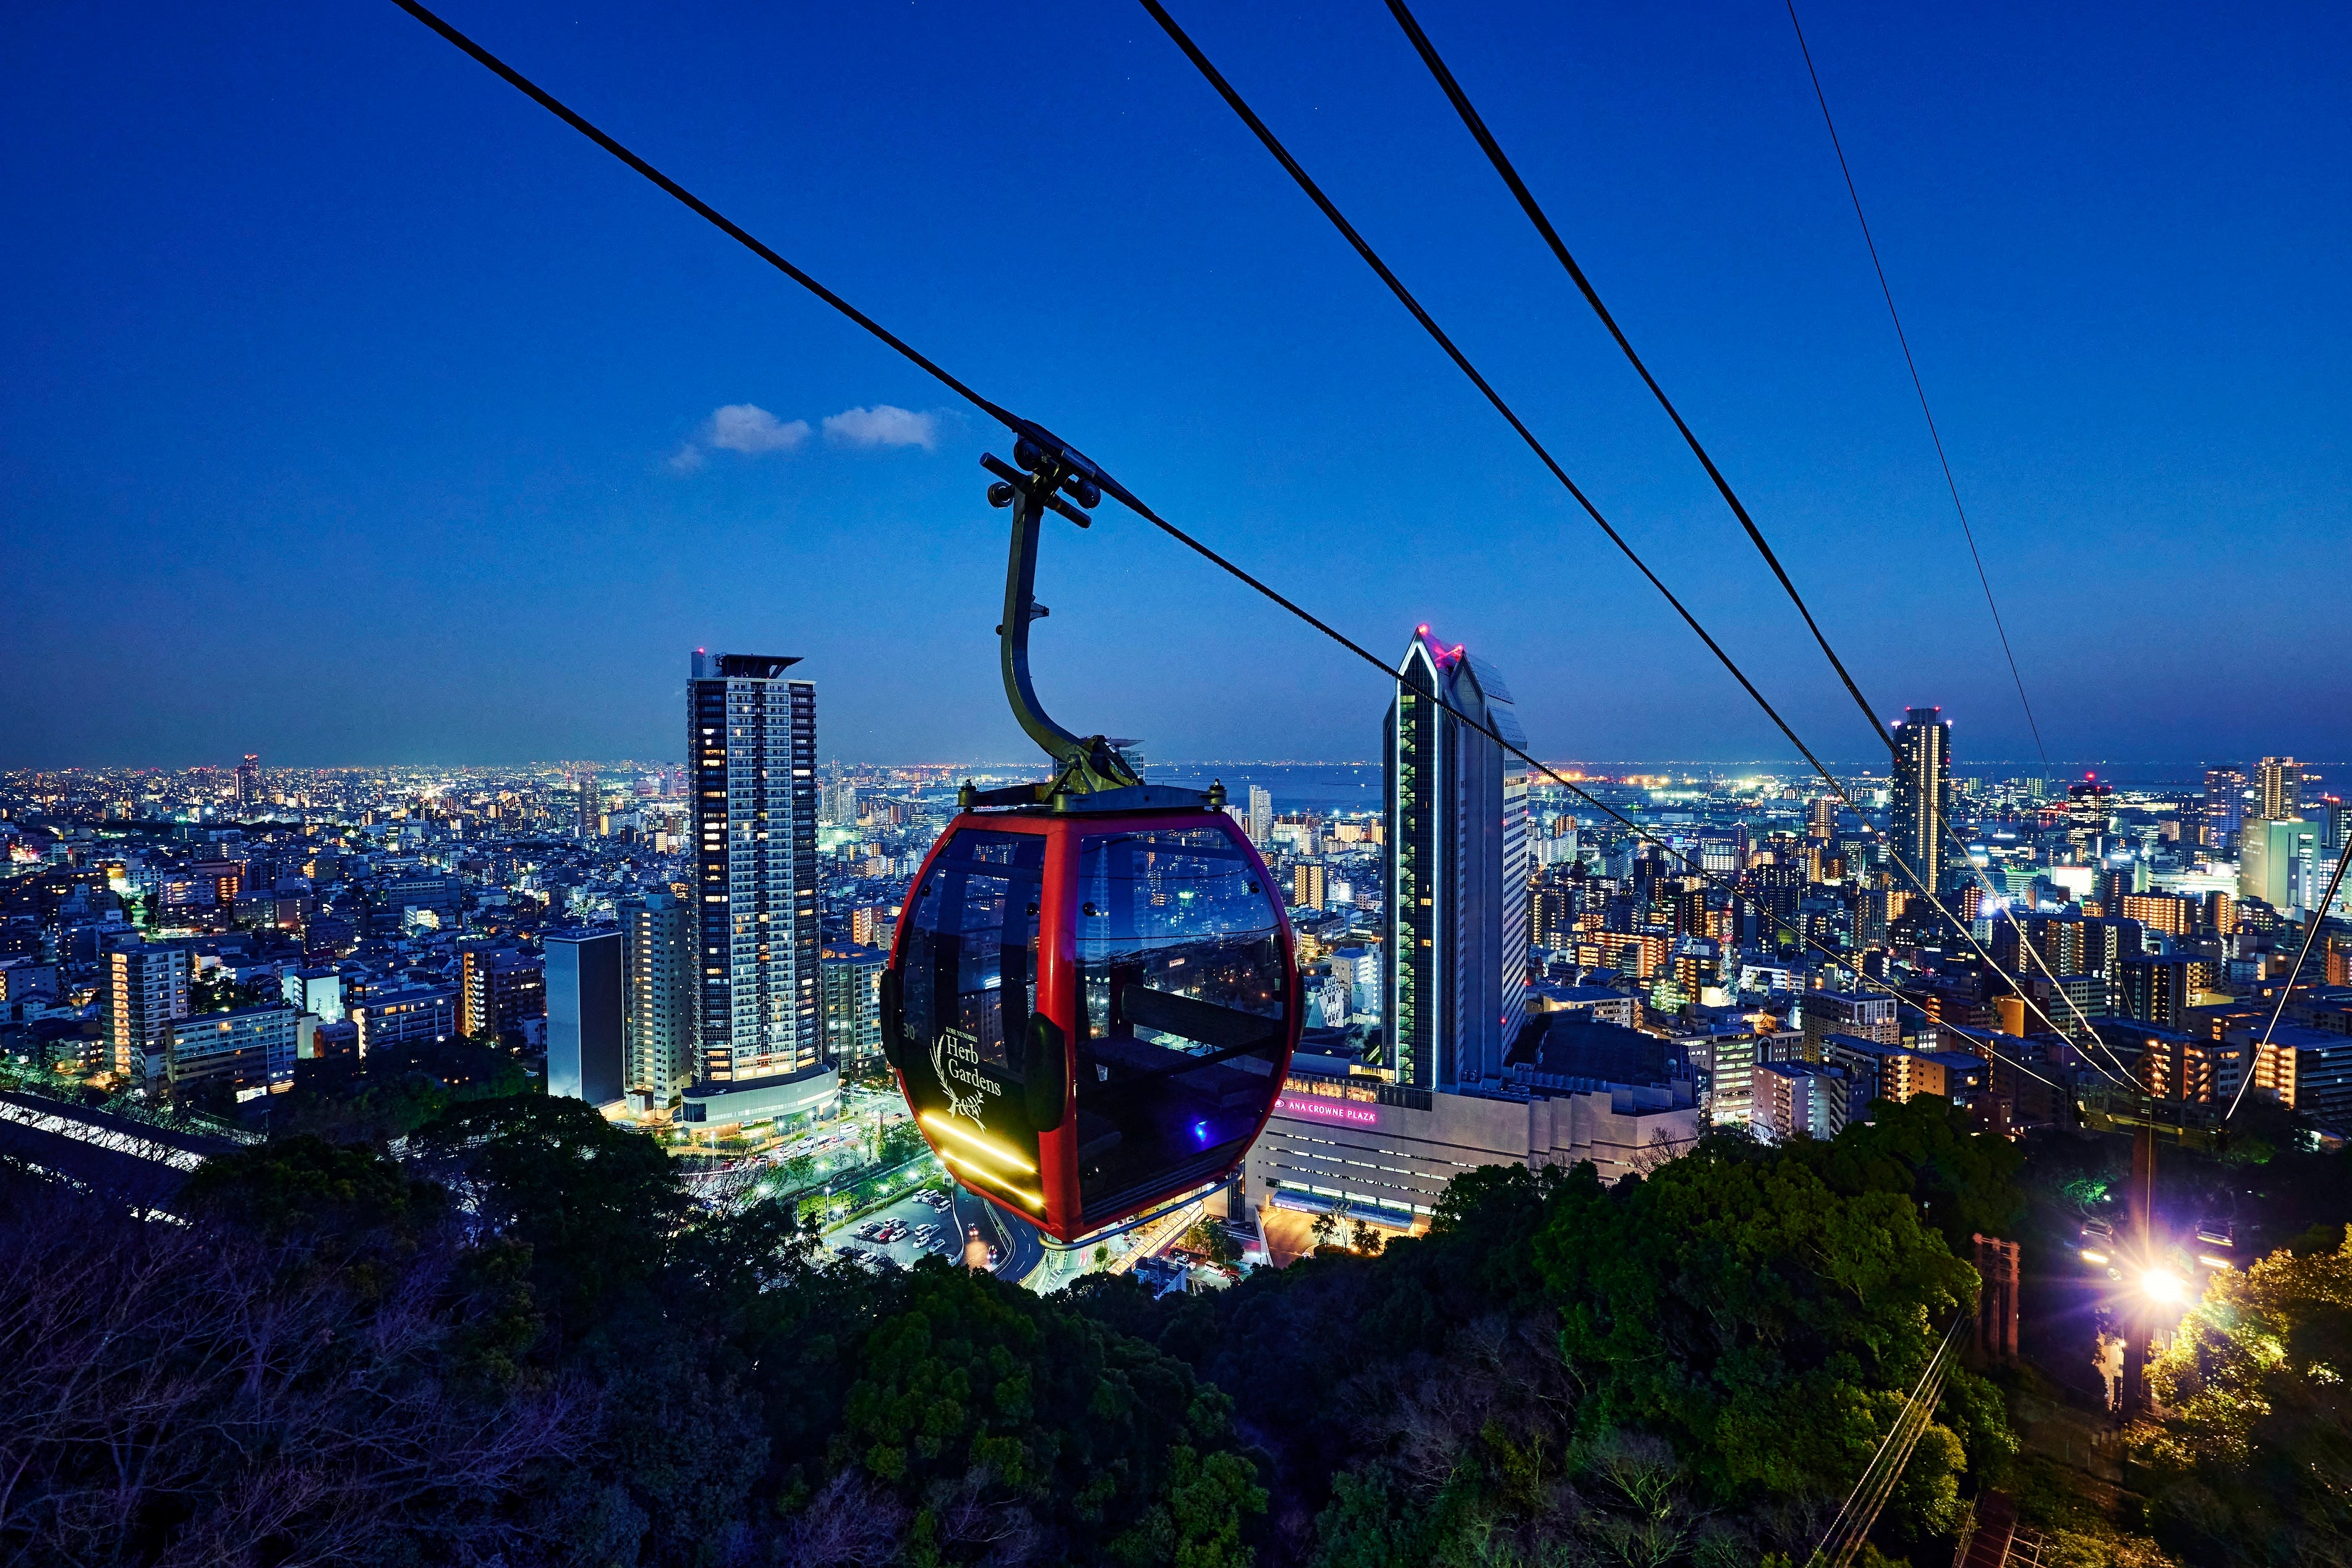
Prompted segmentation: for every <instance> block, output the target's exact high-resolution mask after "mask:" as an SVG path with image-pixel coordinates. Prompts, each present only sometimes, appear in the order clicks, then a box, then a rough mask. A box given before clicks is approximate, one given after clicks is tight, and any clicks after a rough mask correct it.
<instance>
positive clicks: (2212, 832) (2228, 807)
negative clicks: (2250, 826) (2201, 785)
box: [2205, 768, 2246, 852]
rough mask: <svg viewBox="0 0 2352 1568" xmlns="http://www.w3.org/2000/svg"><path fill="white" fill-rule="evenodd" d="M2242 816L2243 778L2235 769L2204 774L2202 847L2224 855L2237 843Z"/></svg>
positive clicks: (2215, 770) (2243, 817)
mask: <svg viewBox="0 0 2352 1568" xmlns="http://www.w3.org/2000/svg"><path fill="white" fill-rule="evenodd" d="M2245 813H2246V775H2245V774H2243V773H2240V772H2239V771H2238V770H2237V769H2235V768H2207V769H2206V770H2205V843H2206V846H2207V847H2209V848H2213V849H2219V850H2222V851H2224V852H2226V851H2228V850H2229V849H2230V848H2231V847H2233V846H2234V845H2235V844H2236V843H2237V841H2238V829H2239V828H2240V827H2241V826H2242V825H2243V824H2244V821H2245Z"/></svg>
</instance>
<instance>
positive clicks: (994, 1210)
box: [948, 1187, 1045, 1285]
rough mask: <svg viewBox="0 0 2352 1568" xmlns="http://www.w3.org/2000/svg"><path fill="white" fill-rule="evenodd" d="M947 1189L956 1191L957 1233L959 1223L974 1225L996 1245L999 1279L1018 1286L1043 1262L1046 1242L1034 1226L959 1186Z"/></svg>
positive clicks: (959, 1232) (997, 1274) (959, 1226)
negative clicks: (1009, 1281)
mask: <svg viewBox="0 0 2352 1568" xmlns="http://www.w3.org/2000/svg"><path fill="white" fill-rule="evenodd" d="M948 1190H949V1191H950V1192H951V1193H953V1194H955V1200H956V1223H957V1226H958V1234H959V1235H961V1227H962V1226H971V1225H976V1226H980V1234H981V1237H982V1239H984V1240H987V1241H992V1242H994V1243H995V1244H996V1268H995V1271H994V1272H995V1274H996V1277H997V1278H998V1279H1009V1280H1011V1281H1012V1282H1013V1283H1014V1284H1015V1285H1018V1284H1020V1283H1021V1282H1022V1281H1024V1280H1025V1279H1028V1278H1029V1276H1030V1275H1032V1274H1034V1273H1035V1272H1036V1271H1037V1268H1038V1267H1039V1265H1041V1264H1043V1263H1044V1262H1045V1241H1044V1240H1043V1238H1042V1237H1039V1236H1038V1234H1037V1227H1036V1226H1033V1225H1031V1224H1029V1223H1028V1222H1027V1221H1025V1220H1017V1219H1014V1218H1013V1216H1012V1215H1008V1214H1006V1213H1005V1212H1004V1211H1003V1209H1001V1208H998V1207H997V1206H996V1205H994V1204H992V1203H990V1202H989V1201H988V1200H987V1199H985V1198H978V1197H974V1196H973V1195H972V1194H970V1193H968V1192H965V1191H964V1190H963V1189H962V1188H961V1187H950V1188H949V1189H948Z"/></svg>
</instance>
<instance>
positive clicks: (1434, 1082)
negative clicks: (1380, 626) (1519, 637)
mask: <svg viewBox="0 0 2352 1568" xmlns="http://www.w3.org/2000/svg"><path fill="white" fill-rule="evenodd" d="M1465 718H1466V721H1465ZM1496 736H1500V737H1501V739H1502V740H1504V741H1507V742H1510V743H1511V744H1512V745H1514V746H1517V747H1520V748H1522V749H1524V748H1525V747H1526V745H1527V740H1526V736H1525V734H1524V733H1523V732H1522V731H1521V730H1520V728H1519V721H1518V717H1517V712H1516V710H1515V709H1514V708H1513V705H1512V701H1511V694H1510V691H1509V689H1508V688H1507V687H1506V686H1505V685H1504V684H1503V679H1502V675H1501V673H1500V672H1499V671H1497V670H1496V668H1495V667H1494V666H1493V665H1491V664H1488V663H1487V662H1486V660H1484V659H1481V658H1475V657H1472V656H1470V655H1469V654H1467V653H1466V652H1465V650H1464V648H1463V647H1462V646H1461V645H1460V644H1458V643H1457V644H1454V645H1453V646H1452V647H1446V646H1444V645H1443V644H1440V643H1439V642H1438V641H1437V640H1436V639H1435V638H1433V637H1431V636H1430V635H1429V628H1428V627H1427V626H1423V627H1421V628H1420V629H1419V630H1417V631H1416V632H1415V633H1414V635H1413V639H1412V644H1411V645H1410V646H1409V647H1407V648H1406V650H1405V655H1404V658H1403V660H1402V663H1401V664H1400V665H1399V666H1398V669H1397V693H1396V700H1395V701H1394V703H1393V704H1391V707H1390V709H1389V717H1388V726H1387V733H1386V735H1385V736H1384V737H1383V741H1382V751H1383V752H1384V753H1385V760H1386V763H1387V781H1386V783H1387V799H1386V803H1385V805H1386V817H1387V839H1388V843H1387V846H1386V864H1385V866H1384V868H1383V870H1384V871H1385V873H1386V880H1387V889H1388V900H1387V905H1388V932H1387V936H1388V941H1387V951H1388V953H1389V954H1390V962H1389V963H1388V967H1387V973H1385V974H1384V975H1383V977H1382V987H1381V989H1382V992H1383V994H1382V998H1381V1016H1383V1017H1384V1018H1386V1019H1387V1020H1388V1036H1387V1047H1388V1058H1389V1062H1388V1065H1389V1066H1390V1067H1391V1068H1392V1069H1393V1070H1394V1072H1395V1074H1396V1079H1397V1081H1398V1082H1399V1083H1400V1084H1404V1085H1409V1086H1411V1087H1413V1088H1418V1089H1454V1088H1456V1087H1458V1086H1460V1085H1462V1084H1465V1083H1477V1082H1481V1081H1490V1080H1494V1079H1500V1078H1502V1077H1503V1076H1505V1075H1504V1067H1503V1060H1504V1056H1505V1053H1506V1052H1507V1051H1508V1050H1509V1048H1510V1046H1511V1043H1512V1041H1513V1040H1514V1039H1516V1038H1517V1035H1518V1030H1519V1023H1520V1019H1521V1016H1522V1015H1523V1012H1524V1009H1525V1007H1526V995H1527V966H1528V837H1527V781H1526V778H1525V776H1524V774H1514V773H1511V772H1510V770H1509V769H1508V768H1507V765H1506V758H1505V754H1504V752H1503V748H1502V746H1501V745H1500V744H1499V743H1498V742H1497V741H1496Z"/></svg>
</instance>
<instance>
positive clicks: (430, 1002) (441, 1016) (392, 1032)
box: [350, 985, 457, 1062]
mask: <svg viewBox="0 0 2352 1568" xmlns="http://www.w3.org/2000/svg"><path fill="white" fill-rule="evenodd" d="M350 1015H351V1021H352V1024H353V1025H354V1026H357V1029H358V1043H359V1053H360V1060H361V1061H362V1062H364V1061H366V1060H367V1059H368V1058H370V1057H374V1056H383V1055H387V1054H390V1053H393V1052H394V1049H395V1047H417V1046H435V1045H440V1044H443V1043H445V1042H446V1041H449V1040H454V1039H456V1038H457V987H455V986H432V985H414V986H404V987H402V988H401V989H399V990H396V991H384V992H373V991H372V992H370V993H369V994H368V995H367V997H366V999H365V1000H363V1001H360V1002H356V1003H353V1004H352V1005H351V1008H350Z"/></svg>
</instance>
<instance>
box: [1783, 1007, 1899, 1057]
mask: <svg viewBox="0 0 2352 1568" xmlns="http://www.w3.org/2000/svg"><path fill="white" fill-rule="evenodd" d="M1803 1005H1804V1013H1805V1060H1807V1061H1809V1062H1818V1061H1825V1060H1827V1059H1828V1058H1825V1057H1824V1056H1822V1041H1823V1040H1824V1039H1827V1038H1828V1037H1830V1036H1832V1035H1851V1036H1854V1037H1858V1038H1861V1039H1865V1040H1877V1041H1880V1042H1882V1043H1883V1044H1885V1045H1890V1046H1893V1045H1900V1044H1901V1043H1902V1041H1903V1026H1902V1024H1901V1023H1900V1022H1899V1021H1898V1020H1897V1018H1896V1017H1895V998H1894V997H1893V996H1891V995H1888V994H1885V993H1884V992H1874V991H1808V992H1806V993H1805V994H1804V1002H1803Z"/></svg>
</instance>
